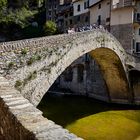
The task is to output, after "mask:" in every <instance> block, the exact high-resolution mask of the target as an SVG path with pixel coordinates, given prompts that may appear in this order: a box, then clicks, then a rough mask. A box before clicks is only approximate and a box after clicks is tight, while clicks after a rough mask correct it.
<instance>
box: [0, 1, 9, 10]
mask: <svg viewBox="0 0 140 140" xmlns="http://www.w3.org/2000/svg"><path fill="white" fill-rule="evenodd" d="M6 6H7V0H0V10H1V9H3V8H5V7H6Z"/></svg>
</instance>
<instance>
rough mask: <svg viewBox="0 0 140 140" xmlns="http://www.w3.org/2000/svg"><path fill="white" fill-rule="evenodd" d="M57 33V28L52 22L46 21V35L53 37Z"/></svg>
mask: <svg viewBox="0 0 140 140" xmlns="http://www.w3.org/2000/svg"><path fill="white" fill-rule="evenodd" d="M56 31H57V26H56V24H55V23H54V22H53V21H47V22H46V23H45V25H44V32H45V34H46V35H53V34H55V33H56Z"/></svg>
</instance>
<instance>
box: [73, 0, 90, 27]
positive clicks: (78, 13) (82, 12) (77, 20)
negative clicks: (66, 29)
mask: <svg viewBox="0 0 140 140" xmlns="http://www.w3.org/2000/svg"><path fill="white" fill-rule="evenodd" d="M88 7H89V0H75V1H74V2H73V15H74V25H75V27H80V26H85V25H88V24H89V9H88Z"/></svg>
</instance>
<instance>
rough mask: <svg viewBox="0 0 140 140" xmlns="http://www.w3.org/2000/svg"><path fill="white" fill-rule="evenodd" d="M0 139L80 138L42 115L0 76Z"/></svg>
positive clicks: (49, 139) (76, 139) (43, 139)
mask: <svg viewBox="0 0 140 140" xmlns="http://www.w3.org/2000/svg"><path fill="white" fill-rule="evenodd" d="M0 140H82V139H81V138H78V137H76V135H74V134H71V133H69V131H68V130H65V129H63V128H62V127H61V126H59V125H56V124H55V123H54V122H52V121H50V120H47V119H46V118H44V117H43V116H42V112H41V111H39V110H38V109H36V108H35V107H34V106H33V105H32V104H31V103H29V101H28V100H27V99H25V98H23V97H22V95H21V94H19V92H18V91H16V90H15V89H14V88H13V87H11V86H10V84H9V83H8V81H7V80H6V79H5V78H3V77H0Z"/></svg>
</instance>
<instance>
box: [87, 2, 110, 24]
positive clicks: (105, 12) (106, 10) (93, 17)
mask: <svg viewBox="0 0 140 140" xmlns="http://www.w3.org/2000/svg"><path fill="white" fill-rule="evenodd" d="M109 1H110V0H104V1H102V2H100V4H101V8H100V9H99V8H98V7H99V4H96V5H95V6H92V7H91V8H89V11H90V24H94V23H96V22H97V20H98V16H99V15H101V20H102V21H104V22H105V23H106V18H109V17H110V4H109ZM106 24H107V23H106Z"/></svg>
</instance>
